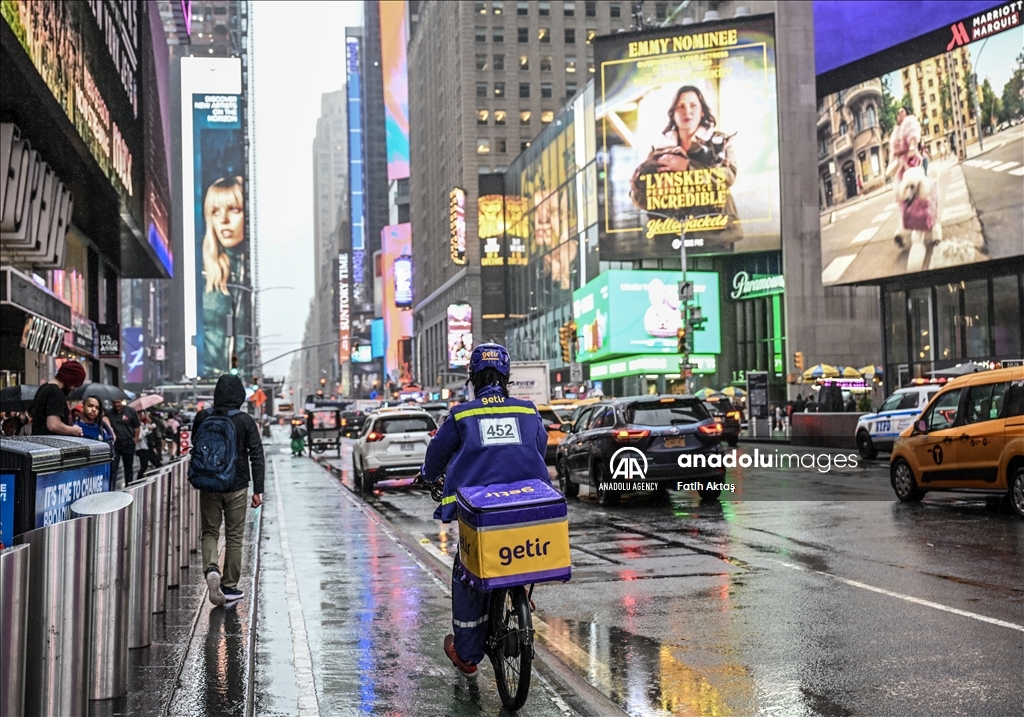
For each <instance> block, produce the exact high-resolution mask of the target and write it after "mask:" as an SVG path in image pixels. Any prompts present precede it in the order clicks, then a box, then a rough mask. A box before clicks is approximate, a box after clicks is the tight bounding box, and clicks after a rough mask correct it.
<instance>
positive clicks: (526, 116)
mask: <svg viewBox="0 0 1024 717" xmlns="http://www.w3.org/2000/svg"><path fill="white" fill-rule="evenodd" d="M532 115H533V113H532V112H530V110H521V111H520V112H519V124H521V125H528V124H530V117H531V116H532Z"/></svg>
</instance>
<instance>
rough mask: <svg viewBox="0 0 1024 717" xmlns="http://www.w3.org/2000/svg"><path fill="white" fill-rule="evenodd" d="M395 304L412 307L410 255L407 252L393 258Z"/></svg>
mask: <svg viewBox="0 0 1024 717" xmlns="http://www.w3.org/2000/svg"><path fill="white" fill-rule="evenodd" d="M395 306H397V307H398V308H400V309H411V308H412V257H411V256H409V255H408V254H403V255H402V256H400V257H397V258H396V259H395Z"/></svg>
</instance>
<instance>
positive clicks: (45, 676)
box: [15, 518, 93, 716]
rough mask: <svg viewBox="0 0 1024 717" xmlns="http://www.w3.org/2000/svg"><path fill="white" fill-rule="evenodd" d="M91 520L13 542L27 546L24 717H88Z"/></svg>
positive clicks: (68, 522)
mask: <svg viewBox="0 0 1024 717" xmlns="http://www.w3.org/2000/svg"><path fill="white" fill-rule="evenodd" d="M92 520H93V519H92V518H76V519H69V520H65V521H62V522H60V523H56V524H54V525H48V526H46V527H45V528H37V529H35V530H30V531H28V532H26V533H22V534H21V535H19V536H18V537H17V538H15V540H17V541H18V543H19V544H24V545H29V546H31V549H30V551H29V569H28V604H29V610H28V632H27V634H26V636H25V637H26V645H25V712H24V714H25V715H29V716H32V715H85V714H86V713H87V712H88V709H89V663H90V661H91V655H90V653H89V632H90V628H91V623H92V604H91V599H90V598H91V592H90V591H89V580H88V577H89V556H90V555H91V554H92V530H91V527H92Z"/></svg>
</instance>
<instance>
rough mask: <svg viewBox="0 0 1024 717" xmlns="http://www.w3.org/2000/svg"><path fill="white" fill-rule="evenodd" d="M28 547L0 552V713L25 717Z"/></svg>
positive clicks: (29, 551) (21, 546) (19, 546)
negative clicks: (1, 606) (23, 716)
mask: <svg viewBox="0 0 1024 717" xmlns="http://www.w3.org/2000/svg"><path fill="white" fill-rule="evenodd" d="M31 552H32V548H31V547H30V546H28V545H18V546H15V547H13V548H7V549H6V550H0V604H2V605H3V609H2V610H0V714H5V715H20V714H25V636H26V634H27V631H28V575H29V573H28V564H29V555H30V553H31Z"/></svg>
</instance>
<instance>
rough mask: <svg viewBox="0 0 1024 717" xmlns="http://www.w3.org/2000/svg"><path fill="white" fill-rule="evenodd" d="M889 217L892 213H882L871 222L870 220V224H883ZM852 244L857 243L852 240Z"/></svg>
mask: <svg viewBox="0 0 1024 717" xmlns="http://www.w3.org/2000/svg"><path fill="white" fill-rule="evenodd" d="M890 216H892V212H891V211H889V212H882V213H881V214H879V215H878V216H876V217H875V218H874V219H872V220H871V223H872V224H878V223H879V222H884V221H885V220H886V219H888V218H889V217H890ZM854 243H855V244H856V243H857V242H856V240H854Z"/></svg>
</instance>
